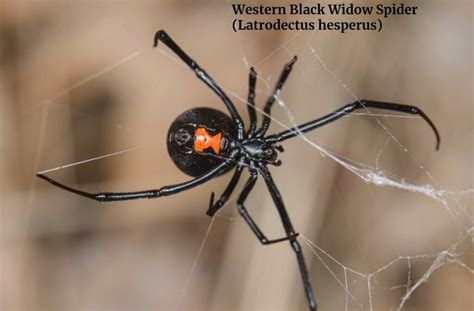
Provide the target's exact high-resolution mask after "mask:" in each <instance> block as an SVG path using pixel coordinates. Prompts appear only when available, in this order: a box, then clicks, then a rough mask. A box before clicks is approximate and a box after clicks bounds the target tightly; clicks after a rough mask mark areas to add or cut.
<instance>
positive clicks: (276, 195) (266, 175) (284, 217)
mask: <svg viewBox="0 0 474 311" xmlns="http://www.w3.org/2000/svg"><path fill="white" fill-rule="evenodd" d="M259 171H260V174H261V175H262V177H263V179H264V180H265V183H266V185H267V189H268V192H270V195H271V197H272V199H273V202H274V203H275V206H276V208H277V210H278V213H279V214H280V218H281V221H282V223H283V228H284V229H285V231H286V234H287V235H292V234H294V233H295V229H294V228H293V224H292V223H291V220H290V217H289V216H288V213H287V211H286V208H285V205H284V203H283V199H282V197H281V194H280V191H278V188H277V186H276V185H275V183H274V181H273V178H272V176H271V174H270V172H269V171H268V168H267V167H266V166H265V165H263V164H261V165H260V167H259ZM290 245H291V248H292V249H293V251H294V252H295V254H296V259H297V260H298V267H299V269H300V274H301V278H302V280H303V286H304V290H305V294H306V299H307V301H308V305H309V308H310V310H316V309H317V305H316V300H315V298H314V294H313V289H312V287H311V283H310V280H309V275H308V269H307V268H306V263H305V260H304V257H303V251H302V250H301V245H300V243H299V242H298V241H297V240H296V239H292V240H290Z"/></svg>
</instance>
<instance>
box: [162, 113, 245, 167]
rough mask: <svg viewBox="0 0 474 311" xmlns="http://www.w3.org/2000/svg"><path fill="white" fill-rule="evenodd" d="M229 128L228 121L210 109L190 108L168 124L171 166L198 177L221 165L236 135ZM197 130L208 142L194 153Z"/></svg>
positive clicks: (224, 116) (221, 114)
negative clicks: (199, 130) (202, 132)
mask: <svg viewBox="0 0 474 311" xmlns="http://www.w3.org/2000/svg"><path fill="white" fill-rule="evenodd" d="M232 125H233V123H232V120H231V118H230V117H228V116H227V115H226V114H225V113H223V112H221V111H219V110H216V109H212V108H206V107H200V108H193V109H189V110H186V111H185V112H183V113H182V114H180V115H179V116H178V117H177V118H176V119H175V120H174V121H173V123H172V124H171V126H170V129H169V131H168V137H167V147H168V153H169V155H170V157H171V159H172V160H173V162H174V164H175V165H176V166H177V167H178V168H179V169H180V170H181V171H182V172H183V173H185V174H188V175H190V176H199V175H201V174H204V173H206V172H208V171H210V170H211V169H212V168H214V167H216V166H217V165H219V164H221V163H222V162H224V160H225V158H226V155H227V154H226V151H228V150H229V147H230V144H231V143H232V142H233V141H234V140H235V137H236V134H237V133H236V132H237V130H236V129H235V128H234V127H233V126H232ZM198 129H201V131H205V133H206V134H209V135H208V137H209V138H211V139H210V140H211V141H209V142H208V145H209V147H208V148H205V149H203V150H202V151H198V150H199V149H198V150H196V142H195V140H196V137H197V132H196V131H197V130H198ZM212 140H213V141H212ZM205 147H207V145H205ZM231 168H232V167H229V168H228V169H227V170H229V169H231ZM227 170H226V171H227Z"/></svg>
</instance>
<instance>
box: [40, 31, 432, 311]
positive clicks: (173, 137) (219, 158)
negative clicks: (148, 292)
mask: <svg viewBox="0 0 474 311" xmlns="http://www.w3.org/2000/svg"><path fill="white" fill-rule="evenodd" d="M160 41H161V42H162V43H163V44H165V45H166V46H167V47H168V48H169V49H170V50H171V51H172V52H174V53H175V54H176V55H177V56H178V57H179V58H180V59H181V60H182V61H183V62H184V63H185V64H186V65H187V66H189V68H190V69H191V70H193V71H194V73H195V74H196V76H197V77H198V78H199V79H200V80H201V81H202V82H204V84H206V85H207V86H208V87H209V88H210V89H211V90H212V91H213V92H214V93H215V94H216V95H217V96H218V97H219V98H220V99H221V100H222V102H223V103H224V105H225V107H226V108H227V110H228V112H229V114H230V117H229V116H227V115H226V114H224V113H223V112H221V111H219V110H215V109H211V108H193V109H190V110H187V111H185V112H184V113H182V114H181V115H179V116H178V117H177V118H176V120H174V121H173V123H172V124H171V126H170V129H169V131H168V136H167V148H168V153H169V155H170V157H171V159H172V160H173V162H174V163H175V164H176V166H177V167H178V168H179V169H180V170H181V171H182V172H184V173H186V174H187V175H190V176H193V177H194V178H193V179H191V180H189V181H186V182H183V183H179V184H175V185H170V186H165V187H162V188H160V189H153V190H145V191H134V192H99V193H89V192H85V191H82V190H79V189H75V188H72V187H70V186H67V185H64V184H62V183H60V182H58V181H55V180H53V179H51V178H50V177H47V176H45V175H44V174H42V173H37V174H36V176H38V177H39V178H42V179H44V180H46V181H48V182H49V183H51V184H53V185H54V186H57V187H59V188H61V189H63V190H66V191H69V192H72V193H75V194H78V195H81V196H84V197H86V198H89V199H93V200H96V201H99V202H110V201H123V200H135V199H144V198H147V199H152V198H158V197H161V196H167V195H173V194H176V193H179V192H182V191H185V190H188V189H191V188H193V187H196V186H198V185H201V184H203V183H205V182H206V181H208V180H210V179H211V178H214V177H216V176H219V175H221V174H223V173H225V172H227V171H229V170H231V169H233V168H235V170H234V174H233V176H232V178H231V179H230V182H229V184H228V185H227V187H226V188H225V190H224V192H223V193H222V194H221V196H220V198H219V199H218V200H217V201H216V202H214V192H212V193H211V197H210V202H209V208H208V210H207V212H206V214H207V215H209V216H213V215H215V214H216V212H217V211H219V209H220V208H221V207H222V206H223V205H224V204H225V203H226V201H227V200H228V199H229V196H230V195H231V193H232V192H233V190H234V189H235V187H236V185H237V183H238V181H239V179H240V177H241V174H242V171H243V169H244V168H247V169H248V171H249V173H250V177H249V179H248V181H247V183H246V184H245V186H244V187H243V189H242V191H241V193H240V195H239V197H238V199H237V208H238V210H239V214H240V215H241V216H242V217H243V219H244V220H245V222H246V223H247V224H248V225H249V227H250V229H251V230H252V232H253V233H254V234H255V236H256V237H257V239H258V240H259V241H260V242H261V243H262V244H263V245H269V244H274V243H279V242H284V241H288V242H289V244H290V245H291V248H292V249H293V251H294V252H295V254H296V259H297V262H298V267H299V270H300V273H301V278H302V282H303V288H304V291H305V295H306V299H307V301H308V305H309V309H310V310H316V309H317V306H316V300H315V298H314V295H313V290H312V287H311V283H310V279H309V275H308V269H307V268H306V263H305V259H304V257H303V252H302V250H301V246H300V243H299V242H298V240H297V237H298V233H297V232H296V231H295V229H294V227H293V224H292V223H291V220H290V217H289V215H288V212H287V210H286V208H285V205H284V203H283V199H282V196H281V194H280V192H279V190H278V188H277V186H276V184H275V182H274V181H273V178H272V175H271V174H270V171H269V169H268V165H273V166H280V165H281V161H280V160H278V155H279V152H283V151H284V150H283V147H282V146H280V145H277V143H280V142H282V141H285V140H287V139H290V138H293V137H296V136H299V135H301V133H305V132H309V131H312V130H314V129H317V128H318V127H321V126H324V125H326V124H328V123H331V122H333V121H336V120H338V119H339V118H342V117H344V116H346V115H348V114H350V113H352V112H353V111H355V110H358V109H366V108H377V109H384V110H392V111H398V112H402V113H408V114H412V115H418V116H420V117H422V118H423V119H424V120H425V121H426V122H427V123H428V124H429V125H430V127H431V128H432V130H433V131H434V134H435V135H436V150H438V149H439V143H440V136H439V133H438V130H437V129H436V127H435V125H434V124H433V122H432V121H431V120H430V119H429V118H428V117H427V116H426V115H425V114H424V113H423V111H421V110H420V109H419V108H417V107H415V106H408V105H401V104H393V103H386V102H377V101H371V100H359V101H356V102H354V103H351V104H347V105H345V106H343V107H341V108H339V109H337V110H335V111H334V112H331V113H329V114H327V115H325V116H323V117H320V118H318V119H316V120H313V121H310V122H307V123H304V124H302V125H299V126H296V127H294V128H291V129H288V130H286V131H283V132H281V133H278V134H273V135H269V136H266V133H267V130H268V128H269V126H270V121H271V120H270V112H271V108H272V105H273V103H274V102H275V99H276V97H277V96H278V94H279V92H280V91H281V89H282V87H283V85H284V84H285V81H286V80H287V78H288V76H289V74H290V72H291V70H292V68H293V65H294V64H295V62H296V60H297V57H296V56H294V57H293V59H292V60H291V61H290V62H289V63H287V64H286V65H285V66H284V68H283V71H282V72H281V75H280V77H279V79H278V82H277V83H276V85H275V87H274V90H273V93H272V95H271V96H270V97H269V98H268V100H267V102H266V104H265V107H264V109H263V110H264V112H265V114H264V117H263V121H262V124H261V127H260V128H257V115H256V111H255V102H254V99H255V85H256V81H257V73H256V71H255V70H254V68H253V67H252V68H250V74H249V82H248V83H249V91H248V104H247V108H248V114H249V117H250V125H249V126H248V128H247V129H246V128H245V127H244V122H243V121H242V118H241V116H240V115H239V113H238V112H237V110H236V108H235V106H234V104H233V103H232V101H231V100H230V99H229V97H228V96H227V95H226V94H225V93H224V91H222V89H221V88H220V87H219V85H218V84H217V83H216V82H215V81H214V80H213V79H212V78H211V77H210V76H209V75H208V74H207V73H206V72H205V71H204V70H203V69H202V68H201V67H200V66H199V65H198V64H197V63H196V62H195V61H194V60H193V59H191V58H190V57H189V56H188V55H187V54H186V53H185V52H184V51H183V50H182V49H181V48H180V47H179V46H178V45H177V44H176V43H175V42H174V41H173V39H172V38H171V37H170V36H169V35H168V34H167V33H166V32H165V31H164V30H160V31H158V32H157V33H156V34H155V38H154V47H157V46H158V42H160ZM259 175H261V177H262V178H263V180H264V181H265V183H266V186H267V189H268V192H269V193H270V195H271V198H272V200H273V202H274V204H275V206H276V209H277V211H278V213H279V216H280V218H281V222H282V224H283V228H284V231H285V233H286V235H285V236H284V237H281V238H276V239H268V238H267V236H266V235H265V234H264V233H263V232H262V230H260V228H259V227H258V226H257V224H256V223H255V221H254V220H253V219H252V217H251V215H250V214H249V212H248V211H247V208H246V207H245V205H244V203H245V201H246V199H247V196H248V195H249V193H250V192H251V191H252V189H253V187H254V186H255V183H256V182H257V178H258V176H259Z"/></svg>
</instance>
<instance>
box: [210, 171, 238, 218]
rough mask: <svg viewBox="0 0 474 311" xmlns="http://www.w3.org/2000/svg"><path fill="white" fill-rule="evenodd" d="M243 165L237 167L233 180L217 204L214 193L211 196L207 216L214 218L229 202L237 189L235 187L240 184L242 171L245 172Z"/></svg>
mask: <svg viewBox="0 0 474 311" xmlns="http://www.w3.org/2000/svg"><path fill="white" fill-rule="evenodd" d="M243 168H244V167H243V166H242V165H237V168H236V169H235V171H234V175H233V176H232V179H231V180H230V182H229V184H228V185H227V187H226V188H225V190H224V192H223V193H222V195H221V197H220V198H219V200H217V202H216V203H214V192H212V194H211V199H210V202H209V209H208V210H207V212H206V215H208V216H211V217H212V216H214V214H215V213H217V211H218V210H219V209H220V208H221V207H222V206H224V204H225V203H226V202H227V200H228V199H229V197H230V195H231V194H232V192H233V191H234V189H235V186H237V183H238V182H239V179H240V176H241V175H242V170H243Z"/></svg>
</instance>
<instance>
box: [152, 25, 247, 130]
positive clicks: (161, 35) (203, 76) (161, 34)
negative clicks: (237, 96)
mask: <svg viewBox="0 0 474 311" xmlns="http://www.w3.org/2000/svg"><path fill="white" fill-rule="evenodd" d="M158 41H161V42H163V43H164V44H165V45H166V46H167V47H168V48H169V49H170V50H171V51H173V52H174V53H175V54H176V55H177V56H178V57H179V58H181V60H182V61H183V62H184V63H185V64H186V65H188V67H189V68H191V69H192V70H193V71H194V72H195V73H196V76H197V77H198V78H199V79H200V80H201V81H203V82H204V83H205V84H206V85H207V86H208V87H209V88H210V89H211V90H212V91H213V92H214V93H215V94H216V95H217V96H219V98H220V99H221V100H222V101H223V103H224V105H225V106H226V107H227V110H229V113H230V116H231V117H232V121H233V122H234V123H235V124H236V126H237V128H238V138H240V139H241V138H243V135H244V123H243V121H242V118H241V117H240V115H239V113H238V112H237V109H236V108H235V106H234V104H233V103H232V101H231V100H230V99H229V97H228V96H227V95H226V94H225V93H224V91H222V89H221V88H220V87H219V85H217V83H216V82H215V81H214V80H213V79H212V78H211V77H210V76H209V75H208V74H207V73H206V72H205V71H204V70H203V69H202V68H201V67H200V66H199V65H198V64H197V63H196V62H195V61H194V60H193V59H192V58H191V57H189V56H188V55H187V54H186V53H185V52H184V51H183V50H182V49H181V48H180V47H179V46H178V45H177V44H176V42H174V41H173V39H171V37H170V36H168V34H167V33H166V32H165V31H164V30H159V31H158V32H157V33H156V34H155V40H154V47H157V46H158Z"/></svg>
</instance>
